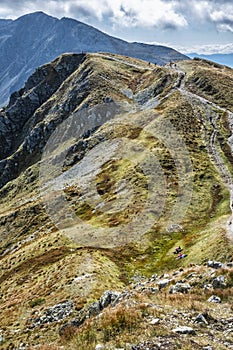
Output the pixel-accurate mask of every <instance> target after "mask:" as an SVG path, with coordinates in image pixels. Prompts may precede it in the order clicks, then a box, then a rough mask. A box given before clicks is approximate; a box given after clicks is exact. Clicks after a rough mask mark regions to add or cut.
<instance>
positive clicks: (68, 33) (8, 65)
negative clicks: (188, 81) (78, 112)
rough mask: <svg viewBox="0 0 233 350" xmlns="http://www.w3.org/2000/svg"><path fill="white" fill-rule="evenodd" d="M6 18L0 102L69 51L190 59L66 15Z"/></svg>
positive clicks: (0, 33) (0, 30)
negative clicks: (35, 73)
mask: <svg viewBox="0 0 233 350" xmlns="http://www.w3.org/2000/svg"><path fill="white" fill-rule="evenodd" d="M6 21H7V22H6V25H3V26H0V67H1V68H0V74H1V79H0V95H1V98H0V105H3V104H5V103H6V102H7V100H8V98H9V96H10V94H11V93H12V92H13V91H16V90H18V89H20V88H21V87H23V85H24V83H25V82H26V80H27V78H28V77H29V75H30V74H32V72H33V71H34V70H35V69H36V68H37V67H38V66H40V65H42V64H44V63H47V62H50V61H51V60H53V59H55V58H56V57H57V56H59V55H60V54H62V53H66V52H74V53H81V52H95V51H98V52H99V51H103V52H106V51H108V52H112V53H116V54H117V53H118V54H123V55H126V56H127V55H128V56H133V57H137V58H140V59H144V60H147V61H151V62H156V63H158V64H165V63H167V62H168V61H170V60H178V59H182V58H184V59H187V56H185V55H182V54H180V53H178V52H177V51H175V50H173V49H171V48H167V47H162V46H158V47H157V46H149V45H146V44H140V43H127V42H126V41H124V40H122V39H118V38H114V37H112V36H110V35H108V34H105V33H103V32H101V31H100V30H98V29H96V28H94V27H92V26H89V25H87V24H85V23H82V22H79V21H77V20H75V19H70V18H67V17H63V18H61V19H58V18H55V17H52V16H49V15H47V14H45V13H43V12H35V13H31V14H27V15H24V16H22V17H19V18H18V19H16V20H13V21H12V20H9V21H8V20H6ZM4 23H5V22H4Z"/></svg>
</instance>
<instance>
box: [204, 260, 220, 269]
mask: <svg viewBox="0 0 233 350" xmlns="http://www.w3.org/2000/svg"><path fill="white" fill-rule="evenodd" d="M207 265H208V267H212V268H213V269H221V268H222V267H223V264H222V263H221V262H219V261H212V260H210V261H208V264H207Z"/></svg>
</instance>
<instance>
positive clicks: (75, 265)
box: [0, 55, 232, 348]
mask: <svg viewBox="0 0 233 350" xmlns="http://www.w3.org/2000/svg"><path fill="white" fill-rule="evenodd" d="M118 59H123V58H122V57H118ZM124 60H125V58H124ZM127 61H128V63H130V64H135V63H136V64H137V65H139V66H140V68H135V67H133V66H128V65H125V64H124V63H119V62H117V61H114V60H111V59H107V58H100V57H99V56H94V55H93V56H92V55H90V56H89V57H88V59H87V61H85V63H84V66H81V67H80V68H79V70H78V71H77V72H75V73H73V75H72V76H71V77H70V78H68V79H67V80H66V81H65V82H64V83H63V85H62V87H61V89H59V90H58V91H57V92H56V93H55V94H54V95H53V96H52V97H51V99H50V101H48V102H47V104H45V105H44V106H42V107H41V109H42V112H41V113H42V114H43V115H44V114H45V111H47V110H48V108H51V109H52V108H53V107H54V106H55V105H56V104H57V101H58V100H59V101H60V105H61V106H62V101H65V99H66V96H67V95H69V93H71V91H72V86H73V88H74V86H75V84H77V81H79V79H80V76H81V75H82V74H83V73H84V72H88V89H90V91H89V92H88V93H87V94H86V95H85V96H84V98H83V100H82V102H81V106H82V105H83V104H84V103H85V104H88V105H90V104H95V103H97V102H102V101H103V98H105V97H106V96H107V97H111V98H113V99H114V100H115V101H127V102H128V103H129V104H131V105H133V104H134V103H135V101H134V100H132V98H130V97H126V96H125V94H124V93H123V92H122V91H125V90H127V89H128V91H129V90H131V92H132V93H134V94H137V92H140V91H142V90H143V89H146V88H148V87H151V86H154V88H155V89H157V90H158V93H161V92H162V94H161V96H160V98H164V99H163V100H162V102H161V104H160V105H158V106H157V107H156V108H155V109H154V110H152V114H151V115H152V120H156V119H157V118H158V115H159V118H161V122H163V120H167V119H168V120H170V121H171V123H172V124H173V125H174V127H175V128H176V130H178V132H179V134H181V135H182V137H183V139H184V140H185V142H186V146H187V147H188V151H189V153H190V158H191V161H192V166H193V171H194V182H193V196H192V201H191V205H190V207H189V208H188V210H187V212H186V215H185V217H184V219H183V222H182V223H181V224H182V226H183V231H182V232H173V233H168V232H167V231H166V222H167V218H168V217H169V215H170V211H171V208H172V204H173V203H174V201H175V198H176V195H177V174H176V171H175V168H174V162H173V160H172V156H171V154H170V152H169V151H168V150H166V148H165V146H164V144H162V142H161V141H159V140H158V139H157V138H156V137H152V136H151V135H150V134H149V133H147V132H144V131H142V130H141V129H140V128H139V130H138V129H137V128H132V129H129V128H128V127H127V126H125V124H124V123H123V125H122V124H121V125H119V124H112V123H110V124H106V125H104V126H103V127H102V128H101V129H99V130H98V131H97V132H96V133H95V134H94V135H92V136H90V137H88V138H87V139H86V141H87V149H92V148H93V147H94V146H96V145H97V144H98V142H99V141H98V140H99V139H100V138H99V135H102V136H103V139H104V140H114V139H115V138H117V137H127V138H128V139H131V140H134V141H136V142H137V143H138V145H140V146H143V147H146V148H147V149H149V150H150V151H151V152H153V153H154V155H156V157H157V158H158V159H159V161H160V164H162V166H163V172H164V174H165V176H166V179H167V181H168V183H169V190H167V198H166V205H165V208H164V213H163V216H161V217H160V218H159V220H158V221H156V222H155V223H154V225H153V226H152V227H151V229H150V231H149V232H148V233H147V235H146V236H145V239H143V240H142V241H141V242H136V243H132V244H128V245H126V246H122V247H121V246H120V247H118V248H114V249H97V250H96V249H91V248H83V249H80V247H79V246H78V244H75V243H73V242H71V241H70V240H69V239H68V238H67V237H66V236H64V235H62V234H61V233H59V232H58V231H57V229H56V227H54V225H53V223H51V222H50V219H49V218H48V216H47V214H46V213H45V211H44V208H43V205H42V204H41V203H40V198H39V193H38V188H37V180H36V174H37V173H38V167H37V165H34V166H32V167H31V168H30V169H29V170H27V172H26V173H25V174H22V175H21V176H20V177H19V178H17V179H16V180H14V181H12V182H11V183H10V184H8V185H6V186H5V188H4V189H2V196H1V197H2V199H1V237H3V242H2V245H3V248H4V249H3V250H5V249H6V248H7V247H10V248H12V246H13V245H12V242H13V243H14V244H16V243H17V242H19V241H21V242H22V244H21V245H20V246H18V247H17V249H16V250H15V251H14V252H12V253H10V254H7V255H5V256H3V257H1V265H2V266H3V269H2V273H1V277H0V278H1V289H2V291H1V293H2V296H1V301H0V303H1V309H2V313H1V315H2V316H1V317H2V318H1V320H0V321H1V328H2V329H3V330H4V332H5V333H6V334H7V339H8V340H7V342H6V344H5V347H6V348H7V347H9V346H10V345H9V344H10V343H11V342H13V343H15V344H19V343H20V342H21V341H22V340H27V341H29V343H30V344H33V343H34V344H38V343H43V342H47V339H56V338H57V327H51V326H49V327H48V328H47V331H46V332H47V334H46V338H47V339H45V338H44V335H43V333H45V331H44V330H43V329H42V330H40V329H38V330H36V331H35V332H32V333H31V332H29V333H24V329H25V328H26V321H27V320H28V319H29V318H30V317H31V316H32V315H33V314H34V313H35V310H37V311H38V312H42V311H43V310H44V309H46V308H47V307H48V306H51V305H54V304H55V303H58V302H60V301H62V300H65V299H72V300H74V302H75V305H76V308H79V307H81V306H82V305H83V304H84V303H85V302H87V301H90V300H91V299H93V298H95V297H98V296H100V295H101V293H102V292H103V291H104V290H106V289H108V288H110V289H121V288H123V285H124V283H127V281H128V280H129V278H130V277H132V276H133V275H135V274H143V275H150V274H152V273H154V272H159V271H163V270H169V269H171V268H176V267H179V266H180V265H182V264H183V265H186V264H188V263H192V264H193V263H201V262H203V261H205V259H207V258H215V259H221V260H225V259H230V257H232V245H230V244H229V242H228V241H227V240H226V238H225V225H226V221H227V218H228V215H229V214H230V212H229V194H228V191H227V189H226V187H225V185H224V183H223V182H222V179H221V176H220V175H219V173H218V170H217V168H216V167H215V165H214V163H213V161H212V159H211V158H210V157H209V155H208V147H207V146H208V137H209V135H210V132H211V130H210V131H209V129H210V125H209V124H208V118H207V117H205V110H204V108H202V106H199V105H195V104H193V103H192V101H190V100H189V99H188V98H187V97H186V96H182V95H181V93H180V92H179V91H178V90H175V89H174V91H173V92H172V94H170V95H169V96H167V97H166V95H167V93H168V91H169V89H170V88H171V86H172V85H173V84H174V83H175V81H176V79H177V73H176V72H172V71H170V70H169V69H166V68H160V67H155V70H154V71H150V70H147V68H148V66H147V64H145V63H143V62H139V63H138V61H137V60H131V59H129V58H127ZM181 65H183V66H182V67H185V69H187V71H188V76H187V84H189V83H190V81H193V77H194V76H195V74H196V71H198V74H201V76H202V74H203V76H205V73H206V71H208V73H206V74H207V75H208V77H209V78H208V79H210V77H211V79H212V75H211V74H212V71H213V68H209V67H208V66H206V64H204V63H200V62H185V63H182V64H181ZM215 76H216V74H215V72H213V80H211V83H212V84H213V85H215V83H216V80H215V79H217V78H215ZM216 77H217V76H216ZM227 77H228V75H227V74H225V73H224V72H223V83H222V84H220V83H219V79H218V84H219V85H221V86H220V87H219V90H220V91H221V93H222V92H223V91H224V90H223V89H225V90H226V96H227V97H226V98H225V99H223V97H222V95H217V96H219V97H218V100H217V101H216V100H215V96H216V95H214V96H212V95H211V97H209V95H208V96H207V93H206V92H202V91H200V90H197V89H199V88H195V89H196V90H195V92H196V93H200V94H203V96H204V97H208V98H211V99H213V100H214V101H215V102H217V103H219V105H221V106H224V107H225V106H226V104H227V107H228V108H229V109H230V108H231V105H230V103H231V102H232V101H229V100H228V94H229V92H228V91H229V90H228V89H226V86H227V84H230V83H226V81H228V80H227V79H228V78H227ZM229 79H230V78H229ZM72 84H73V85H72ZM190 84H191V83H190ZM188 86H189V85H188ZM191 88H192V89H194V87H193V86H190V89H191ZM219 94H220V92H219ZM61 109H62V107H61ZM142 116H144V114H143V113H140V112H138V113H132V114H131V115H130V116H128V118H130V120H131V123H133V124H134V125H137V123H139V121H140V120H143V118H146V115H145V117H142ZM121 118H123V119H122V120H125V116H123V117H121ZM223 122H224V120H223ZM224 130H225V129H223V133H224ZM224 137H225V134H224ZM138 157H139V158H140V155H138ZM229 167H231V165H230V164H229ZM67 169H69V166H68V167H67V168H66V170H67ZM122 178H123V179H124V178H125V179H126V180H128V181H129V182H130V184H131V186H134V188H136V196H135V197H134V200H135V202H134V204H133V205H131V206H129V207H128V208H127V210H124V211H123V210H122V211H120V212H119V213H117V214H111V215H109V214H106V213H102V212H100V211H99V212H98V211H97V212H93V211H92V208H90V207H88V206H86V205H85V204H84V203H83V201H82V199H83V198H85V197H82V196H79V193H78V189H77V188H72V187H71V188H67V190H66V196H67V199H68V200H69V201H70V203H71V205H72V206H73V208H74V210H75V211H76V213H78V214H79V215H80V217H81V218H82V219H85V220H86V221H87V222H90V223H91V224H92V225H94V226H96V227H99V226H105V227H109V226H110V227H114V226H119V225H121V224H122V223H127V222H128V221H129V220H130V216H131V215H132V214H134V215H138V213H139V212H140V210H141V209H142V207H143V203H144V202H145V200H146V195H147V187H146V179H145V177H144V176H143V174H142V172H141V170H140V169H139V168H135V166H134V165H133V164H132V162H130V161H127V160H119V161H117V162H116V161H113V160H112V161H109V162H108V163H106V164H105V165H104V166H103V167H102V168H101V169H100V172H99V174H98V176H97V178H96V185H97V189H98V191H99V193H101V201H105V202H106V203H112V201H114V199H115V198H116V194H115V193H114V191H113V190H114V189H116V188H117V186H118V184H119V181H120V180H121V179H122ZM109 180H111V181H109ZM76 193H77V194H78V195H75V194H76ZM89 196H91V193H90V194H89ZM126 196H127V192H126ZM123 198H124V197H123ZM125 198H126V197H125ZM16 208H17V210H16ZM33 233H36V234H35V237H34V238H33V239H32V240H31V241H28V242H26V241H25V239H26V238H27V237H28V236H29V235H31V234H33ZM10 243H11V244H10ZM177 244H181V245H182V246H183V247H184V248H185V251H187V253H188V258H187V260H184V261H182V262H179V261H177V260H175V259H174V256H173V254H172V250H173V249H174V247H175V246H176V245H177ZM86 272H88V273H93V276H94V277H93V280H92V281H91V283H90V284H89V283H87V285H86V286H85V285H84V286H83V285H76V284H74V283H73V282H72V281H73V279H74V278H75V277H76V276H79V275H82V274H83V273H86ZM82 289H84V291H83V290H82ZM37 300H42V302H41V304H40V303H39V305H38V306H36V308H33V307H31V306H30V305H33V303H37ZM17 329H20V331H19V334H17V340H16V337H15V335H14V334H13V333H12V332H11V333H10V330H17ZM9 348H10V347H9Z"/></svg>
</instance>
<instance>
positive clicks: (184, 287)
mask: <svg viewBox="0 0 233 350" xmlns="http://www.w3.org/2000/svg"><path fill="white" fill-rule="evenodd" d="M190 289H191V286H190V284H189V283H180V282H177V283H176V284H175V285H174V286H171V287H170V289H169V293H170V294H176V293H188V292H189V290H190Z"/></svg>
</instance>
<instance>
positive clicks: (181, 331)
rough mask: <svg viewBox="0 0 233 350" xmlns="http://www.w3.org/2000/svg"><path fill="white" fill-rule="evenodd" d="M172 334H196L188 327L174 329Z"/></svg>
mask: <svg viewBox="0 0 233 350" xmlns="http://www.w3.org/2000/svg"><path fill="white" fill-rule="evenodd" d="M172 332H174V333H179V334H192V335H194V334H196V332H195V331H194V329H193V328H191V327H186V326H180V327H177V328H174V329H173V330H172Z"/></svg>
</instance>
